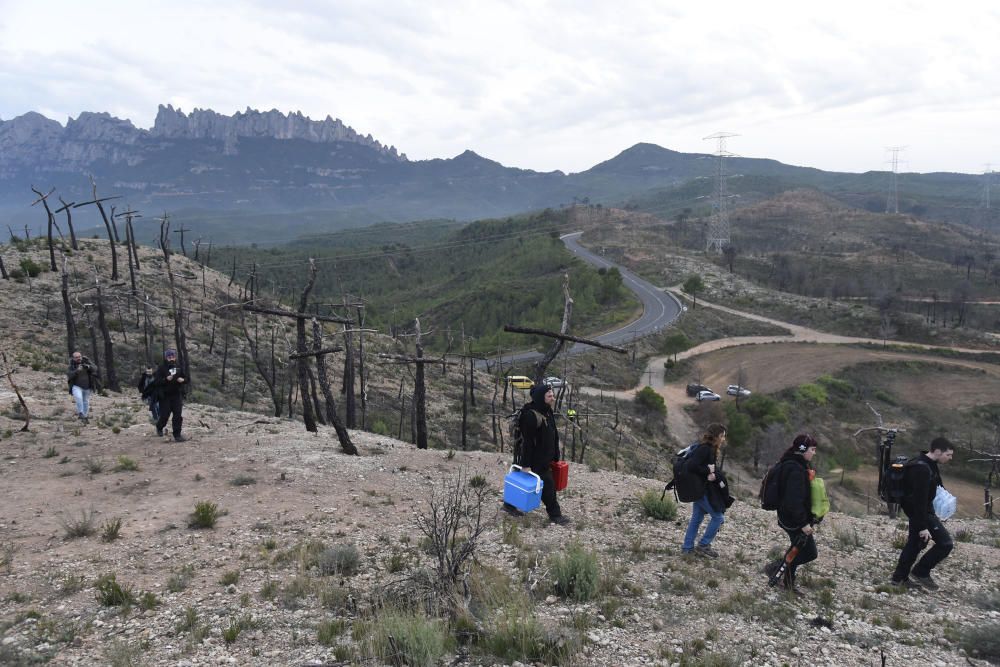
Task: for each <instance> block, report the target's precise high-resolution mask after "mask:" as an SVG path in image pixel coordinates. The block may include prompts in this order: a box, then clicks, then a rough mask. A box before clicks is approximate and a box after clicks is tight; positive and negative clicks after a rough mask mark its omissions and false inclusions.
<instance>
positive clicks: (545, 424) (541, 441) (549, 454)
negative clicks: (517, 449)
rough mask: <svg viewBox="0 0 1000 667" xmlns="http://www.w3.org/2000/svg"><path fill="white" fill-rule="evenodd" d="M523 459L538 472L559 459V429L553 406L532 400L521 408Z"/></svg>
mask: <svg viewBox="0 0 1000 667" xmlns="http://www.w3.org/2000/svg"><path fill="white" fill-rule="evenodd" d="M519 425H520V428H521V437H522V444H521V460H522V462H523V465H526V466H528V467H530V468H533V469H535V470H536V471H537V472H538V474H541V471H543V470H545V469H546V468H548V467H549V465H550V464H551V463H552V462H553V461H558V460H559V429H558V428H556V419H555V415H554V414H553V413H552V408H550V407H549V406H548V405H545V404H544V403H542V404H541V405H539V404H538V403H535V402H531V403H528V404H526V405H525V406H524V407H523V408H522V409H521V417H520V421H519Z"/></svg>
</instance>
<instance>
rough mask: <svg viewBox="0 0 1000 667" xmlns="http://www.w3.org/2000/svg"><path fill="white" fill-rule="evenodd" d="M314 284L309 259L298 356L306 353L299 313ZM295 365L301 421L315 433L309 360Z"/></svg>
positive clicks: (298, 325)
mask: <svg viewBox="0 0 1000 667" xmlns="http://www.w3.org/2000/svg"><path fill="white" fill-rule="evenodd" d="M315 284H316V262H314V261H313V259H312V258H311V257H310V258H309V280H308V281H307V282H306V286H305V288H304V289H303V290H302V296H301V297H300V298H299V313H300V316H299V317H296V318H295V347H296V351H297V352H298V353H299V354H305V353H306V318H305V317H303V316H301V313H305V312H306V308H308V307H309V292H311V291H312V288H313V285H315ZM295 364H296V372H297V374H298V379H299V394H300V395H301V396H302V421H303V422H305V425H306V430H307V431H309V432H310V433H315V432H317V431H318V430H319V429H318V428H317V426H316V417H315V415H313V405H312V401H310V395H309V389H310V387H309V358H308V357H300V358H299V359H298V360H296V362H295ZM289 412H291V410H289Z"/></svg>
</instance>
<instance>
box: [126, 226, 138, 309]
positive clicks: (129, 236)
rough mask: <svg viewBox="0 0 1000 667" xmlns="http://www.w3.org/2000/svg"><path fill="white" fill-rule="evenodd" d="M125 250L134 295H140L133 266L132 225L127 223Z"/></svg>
mask: <svg viewBox="0 0 1000 667" xmlns="http://www.w3.org/2000/svg"><path fill="white" fill-rule="evenodd" d="M125 245H126V248H125V250H126V251H127V255H128V279H129V282H130V283H131V284H132V296H136V297H137V296H138V294H139V291H138V290H137V289H136V288H135V269H134V268H133V267H132V225H131V224H126V225H125Z"/></svg>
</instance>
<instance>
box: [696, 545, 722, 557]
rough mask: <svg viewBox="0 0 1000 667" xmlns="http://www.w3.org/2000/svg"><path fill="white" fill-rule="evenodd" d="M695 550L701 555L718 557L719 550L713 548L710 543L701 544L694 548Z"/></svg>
mask: <svg viewBox="0 0 1000 667" xmlns="http://www.w3.org/2000/svg"><path fill="white" fill-rule="evenodd" d="M694 552H695V553H696V554H698V555H699V556H704V557H705V558H718V557H719V552H718V551H716V550H715V549H713V548H712V547H711V546H710V545H708V544H699V545H698V546H696V547H695V548H694Z"/></svg>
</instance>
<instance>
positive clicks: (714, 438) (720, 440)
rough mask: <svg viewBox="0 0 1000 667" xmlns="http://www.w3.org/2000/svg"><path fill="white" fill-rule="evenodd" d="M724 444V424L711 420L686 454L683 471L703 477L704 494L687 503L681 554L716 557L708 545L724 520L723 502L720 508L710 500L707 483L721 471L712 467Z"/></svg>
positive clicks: (719, 475) (711, 482) (717, 477)
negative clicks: (688, 515) (688, 516)
mask: <svg viewBox="0 0 1000 667" xmlns="http://www.w3.org/2000/svg"><path fill="white" fill-rule="evenodd" d="M725 446H726V427H725V426H723V425H722V424H716V423H712V424H709V425H708V428H706V429H705V432H704V433H703V434H702V436H701V440H700V441H699V443H698V446H697V448H695V450H694V451H693V452H692V453H691V454H690V455H689V462H688V463H687V470H688V472H690V473H693V474H694V475H697V476H699V477H703V478H704V480H705V494H704V495H703V496H702V498H701V499H699V500H696V501H694V502H693V503H692V504H691V521H690V522H689V523H688V527H687V532H686V533H685V534H684V543H683V545H681V551H682V552H683V553H686V554H696V555H698V556H704V557H706V558H718V557H719V553H718V552H717V551H716V550H715V549H713V548H712V540H713V539H715V535H716V533H718V532H719V528H721V527H722V524H723V522H724V521H725V520H726V517H725V512H726V508H725V505H724V504H723V505H722V506H721V507H720V506H719V503H718V502H716V503H715V504H713V503H712V500H713V497H712V496H713V495H714V494H710V493H709V491H710V489H709V485H710V484H715V483H717V480H719V479H720V478H721V475H722V473H721V471H716V469H715V466H716V462H717V461H718V460H719V454H720V452H721V451H722V448H723V447H725ZM706 514H707V515H709V516H710V517H711V519H710V520H709V522H708V527H707V528H705V532H704V534H703V535H702V536H701V539H700V540H698V544H697V545H696V544H695V538H697V536H698V530H699V529H700V528H701V522H702V520H704V518H705V515H706Z"/></svg>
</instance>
